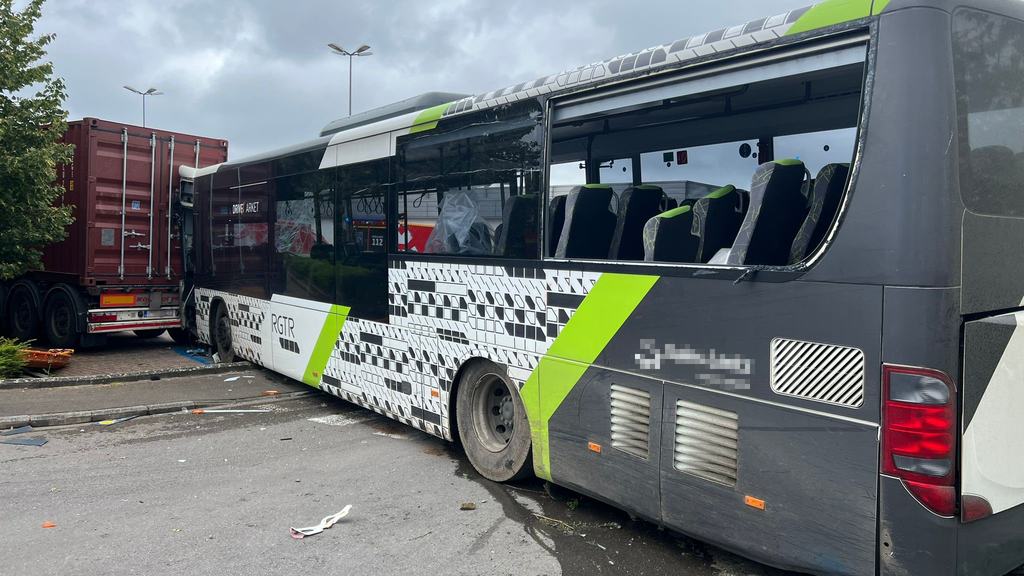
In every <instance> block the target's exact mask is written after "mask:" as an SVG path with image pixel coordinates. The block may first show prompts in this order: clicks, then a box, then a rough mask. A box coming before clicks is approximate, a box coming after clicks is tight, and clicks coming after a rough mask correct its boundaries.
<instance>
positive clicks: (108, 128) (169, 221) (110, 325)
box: [0, 118, 228, 347]
mask: <svg viewBox="0 0 1024 576" xmlns="http://www.w3.org/2000/svg"><path fill="white" fill-rule="evenodd" d="M62 141H63V142H66V143H68V144H73V145H74V146H75V153H74V159H73V160H72V162H71V163H69V164H64V165H60V166H58V167H57V181H58V182H59V183H60V184H62V185H63V186H64V189H65V191H66V192H65V194H64V196H63V198H62V200H61V203H62V204H64V205H72V206H74V216H75V222H74V224H72V225H71V226H70V227H68V238H67V239H66V240H64V241H63V242H60V243H57V244H52V245H50V246H47V247H46V248H45V249H44V251H43V266H44V269H43V270H39V271H33V272H30V273H29V274H27V275H26V276H25V277H23V278H20V279H18V280H17V281H15V282H8V283H5V284H4V285H3V286H0V312H2V313H3V315H2V317H3V318H4V319H5V320H6V322H5V324H6V327H7V328H8V329H9V330H10V332H11V333H12V334H13V335H14V336H15V337H18V338H22V339H27V338H37V337H39V336H42V335H43V334H44V333H45V335H46V336H48V337H49V340H50V341H51V343H52V344H53V345H55V346H60V347H71V346H72V345H75V344H78V343H79V341H80V339H81V338H83V337H84V339H85V340H84V341H82V343H83V344H85V345H90V344H93V345H94V344H99V343H102V341H103V338H97V337H95V336H96V335H99V334H103V333H107V332H116V331H125V330H135V331H137V333H139V335H140V336H154V335H159V334H160V333H161V332H162V331H163V330H164V329H167V328H178V327H179V326H180V316H179V311H178V304H179V302H180V281H181V280H182V272H183V270H182V263H181V262H182V255H181V246H180V243H179V238H180V235H179V230H178V224H179V223H178V221H177V220H178V218H176V217H175V215H176V213H177V208H176V200H177V193H178V186H179V179H178V168H179V167H180V166H182V165H187V166H192V167H199V168H202V167H205V166H210V165H213V164H218V163H221V162H225V161H226V160H227V146H228V143H227V142H225V141H224V140H220V139H215V138H206V137H201V136H193V135H189V134H181V133H176V132H167V131H165V130H156V129H153V128H142V127H139V126H130V125H125V124H119V123H115V122H107V121H105V120H98V119H95V118H85V119H83V120H80V121H75V122H69V123H68V130H67V132H66V133H65V135H64V138H63V140H62ZM69 314H70V316H71V319H70V322H68V319H67V318H66V316H67V315H69ZM69 329H70V330H73V333H68V330H69Z"/></svg>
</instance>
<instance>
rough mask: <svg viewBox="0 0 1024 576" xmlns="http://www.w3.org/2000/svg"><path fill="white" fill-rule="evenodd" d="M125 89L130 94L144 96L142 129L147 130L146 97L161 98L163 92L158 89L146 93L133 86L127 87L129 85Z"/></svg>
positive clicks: (151, 89)
mask: <svg viewBox="0 0 1024 576" xmlns="http://www.w3.org/2000/svg"><path fill="white" fill-rule="evenodd" d="M124 89H125V90H128V91H130V92H134V93H136V94H138V95H139V96H142V127H143V128H145V127H146V96H159V95H161V94H163V92H158V91H157V89H156V88H150V89H149V90H146V91H145V92H143V91H141V90H136V89H135V88H132V87H131V86H127V85H126V86H125V87H124Z"/></svg>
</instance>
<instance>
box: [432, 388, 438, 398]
mask: <svg viewBox="0 0 1024 576" xmlns="http://www.w3.org/2000/svg"><path fill="white" fill-rule="evenodd" d="M430 395H431V396H433V397H434V398H437V397H438V396H440V395H439V394H438V393H437V390H431V391H430Z"/></svg>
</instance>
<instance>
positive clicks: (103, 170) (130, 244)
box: [87, 129, 156, 283]
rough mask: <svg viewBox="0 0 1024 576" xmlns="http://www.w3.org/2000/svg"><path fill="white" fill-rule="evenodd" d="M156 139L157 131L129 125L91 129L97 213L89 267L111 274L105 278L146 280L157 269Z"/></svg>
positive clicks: (97, 272) (93, 194) (96, 273)
mask: <svg viewBox="0 0 1024 576" xmlns="http://www.w3.org/2000/svg"><path fill="white" fill-rule="evenodd" d="M155 144H156V139H155V138H154V137H153V136H152V135H143V134H136V133H131V132H129V131H128V130H127V129H125V130H122V131H121V132H120V133H117V132H113V131H108V130H101V129H93V130H92V132H91V134H90V146H91V148H92V158H93V166H92V175H91V177H90V182H89V186H90V187H91V190H90V192H91V195H90V197H91V203H92V204H93V218H92V222H90V225H91V227H90V231H89V235H88V243H89V248H90V251H91V252H92V253H93V258H92V262H91V270H87V272H90V273H92V274H93V275H94V276H100V277H106V280H105V283H140V282H142V283H144V282H145V281H146V280H147V279H148V278H150V277H151V276H152V274H153V269H154V265H155V263H154V260H153V257H154V254H153V252H152V246H151V244H152V241H153V235H152V229H153V218H155V217H156V215H155V214H154V213H153V205H154V198H153V197H154V195H155V194H156V181H155V177H156V173H155V170H156V162H155V160H156V147H155ZM100 283H104V281H103V280H100Z"/></svg>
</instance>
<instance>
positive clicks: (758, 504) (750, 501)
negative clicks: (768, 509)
mask: <svg viewBox="0 0 1024 576" xmlns="http://www.w3.org/2000/svg"><path fill="white" fill-rule="evenodd" d="M743 501H744V502H745V503H746V505H747V506H750V507H751V508H757V509H758V510H764V500H758V499H757V498H754V497H753V496H744V497H743Z"/></svg>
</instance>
